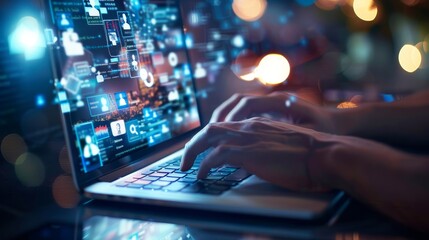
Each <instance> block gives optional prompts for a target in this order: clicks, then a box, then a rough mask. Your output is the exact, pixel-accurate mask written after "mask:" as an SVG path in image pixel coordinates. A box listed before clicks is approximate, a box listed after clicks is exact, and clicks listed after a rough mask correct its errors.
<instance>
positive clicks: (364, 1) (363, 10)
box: [353, 0, 378, 22]
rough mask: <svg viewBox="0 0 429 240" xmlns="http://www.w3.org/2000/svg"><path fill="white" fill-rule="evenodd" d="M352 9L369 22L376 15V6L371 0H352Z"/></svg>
mask: <svg viewBox="0 0 429 240" xmlns="http://www.w3.org/2000/svg"><path fill="white" fill-rule="evenodd" d="M353 11H354V12H355V14H356V16H358V17H359V18H360V19H362V20H363V21H367V22H371V21H373V20H374V19H375V18H376V17H377V13H378V7H377V5H376V4H375V2H374V1H373V0H354V1H353Z"/></svg>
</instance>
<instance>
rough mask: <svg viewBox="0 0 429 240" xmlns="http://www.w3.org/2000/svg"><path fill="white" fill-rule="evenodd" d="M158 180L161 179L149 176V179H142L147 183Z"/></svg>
mask: <svg viewBox="0 0 429 240" xmlns="http://www.w3.org/2000/svg"><path fill="white" fill-rule="evenodd" d="M158 179H159V177H151V176H147V177H144V178H142V180H147V181H156V180H158Z"/></svg>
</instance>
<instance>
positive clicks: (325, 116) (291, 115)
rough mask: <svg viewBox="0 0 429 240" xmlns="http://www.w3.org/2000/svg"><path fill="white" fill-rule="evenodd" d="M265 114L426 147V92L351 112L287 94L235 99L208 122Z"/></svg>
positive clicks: (428, 128) (428, 96) (326, 129)
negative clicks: (273, 114)
mask: <svg viewBox="0 0 429 240" xmlns="http://www.w3.org/2000/svg"><path fill="white" fill-rule="evenodd" d="M267 113H268V114H270V113H275V115H277V117H278V116H280V117H283V119H286V120H287V121H288V122H290V123H293V124H297V125H300V126H305V127H308V128H312V129H315V130H318V131H322V132H327V133H333V134H339V135H352V136H359V137H364V138H370V139H375V140H379V141H383V142H388V143H393V144H395V145H399V146H407V147H409V146H412V147H427V146H429V141H427V140H426V137H427V135H428V133H429V124H428V123H429V90H427V91H423V92H419V93H416V94H414V95H411V96H409V97H407V98H405V99H402V100H400V101H397V102H393V103H368V104H363V105H361V106H359V107H358V108H353V109H335V108H326V107H321V106H317V105H314V104H311V103H308V102H306V101H304V100H302V99H300V98H299V97H294V96H292V95H290V94H287V93H274V94H270V95H268V96H249V95H234V96H233V97H231V98H230V99H229V100H228V101H226V102H225V103H223V104H222V105H221V106H220V107H219V108H217V109H216V110H215V112H214V113H213V116H212V119H211V122H224V121H227V122H228V121H240V120H244V119H248V118H249V117H252V116H265V114H267Z"/></svg>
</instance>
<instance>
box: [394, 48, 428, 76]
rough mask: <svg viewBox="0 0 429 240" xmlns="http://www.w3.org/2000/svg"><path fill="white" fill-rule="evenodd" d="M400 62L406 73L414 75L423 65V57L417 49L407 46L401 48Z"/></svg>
mask: <svg viewBox="0 0 429 240" xmlns="http://www.w3.org/2000/svg"><path fill="white" fill-rule="evenodd" d="M398 60H399V64H400V65H401V67H402V68H403V69H404V70H405V71H407V72H409V73H412V72H415V71H416V70H417V69H418V68H419V67H420V64H422V55H421V54H420V51H419V49H417V47H415V46H413V45H410V44H406V45H404V46H403V47H402V48H401V51H399V56H398Z"/></svg>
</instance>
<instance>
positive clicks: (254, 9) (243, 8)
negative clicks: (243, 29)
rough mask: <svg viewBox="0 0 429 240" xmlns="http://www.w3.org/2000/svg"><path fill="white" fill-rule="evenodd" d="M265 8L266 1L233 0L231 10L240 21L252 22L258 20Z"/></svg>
mask: <svg viewBox="0 0 429 240" xmlns="http://www.w3.org/2000/svg"><path fill="white" fill-rule="evenodd" d="M266 8H267V1H266V0H234V1H233V2H232V10H233V11H234V13H235V15H237V17H239V18H240V19H242V20H244V21H248V22H253V21H256V20H258V19H260V18H261V17H262V16H263V15H264V13H265V10H266Z"/></svg>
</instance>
